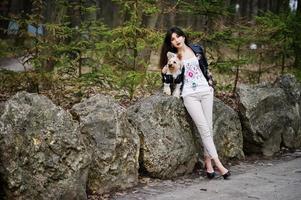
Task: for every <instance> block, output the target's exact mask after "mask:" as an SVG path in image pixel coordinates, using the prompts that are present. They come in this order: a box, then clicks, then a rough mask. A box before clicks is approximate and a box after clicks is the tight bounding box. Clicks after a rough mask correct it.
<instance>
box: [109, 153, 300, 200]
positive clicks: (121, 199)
mask: <svg viewBox="0 0 301 200" xmlns="http://www.w3.org/2000/svg"><path fill="white" fill-rule="evenodd" d="M231 171H232V176H231V179H230V180H223V178H222V177H217V178H215V179H214V180H208V179H206V178H205V177H203V176H199V177H183V178H179V179H176V180H158V179H149V178H144V179H143V178H142V179H141V180H140V182H142V184H141V183H140V186H137V187H135V188H133V189H130V190H128V191H124V192H118V193H115V194H113V195H111V196H110V197H108V199H114V200H131V199H132V200H135V199H145V200H254V199H255V200H257V199H260V200H301V151H297V152H295V153H294V154H290V155H284V156H282V158H280V159H274V160H253V161H252V162H250V161H247V162H246V161H243V162H240V163H239V164H237V165H234V166H232V167H231Z"/></svg>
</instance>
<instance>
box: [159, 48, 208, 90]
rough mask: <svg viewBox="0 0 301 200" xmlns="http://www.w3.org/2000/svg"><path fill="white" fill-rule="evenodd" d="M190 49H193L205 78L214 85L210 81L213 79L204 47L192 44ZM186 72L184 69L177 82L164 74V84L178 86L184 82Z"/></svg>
mask: <svg viewBox="0 0 301 200" xmlns="http://www.w3.org/2000/svg"><path fill="white" fill-rule="evenodd" d="M189 47H190V48H191V50H192V51H193V52H194V54H195V56H196V57H197V59H198V61H199V66H200V69H201V70H202V72H203V74H204V77H205V78H206V80H207V81H208V83H209V85H212V84H211V81H209V80H212V77H211V76H210V75H209V73H208V63H207V59H206V56H205V53H204V50H203V48H202V46H201V45H198V44H191V45H189ZM184 72H185V69H184V67H183V70H182V73H181V74H180V75H179V76H178V77H177V78H176V79H175V80H174V79H173V77H172V75H166V74H163V73H162V82H163V83H171V84H173V83H176V84H177V83H180V82H183V79H184ZM183 83H184V82H183ZM182 88H183V84H182Z"/></svg>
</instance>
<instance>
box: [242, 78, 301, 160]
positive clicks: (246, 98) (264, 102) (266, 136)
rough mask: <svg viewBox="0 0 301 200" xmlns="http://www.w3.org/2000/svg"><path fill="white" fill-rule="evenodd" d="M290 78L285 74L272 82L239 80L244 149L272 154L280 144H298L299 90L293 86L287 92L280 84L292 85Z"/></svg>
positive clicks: (250, 151)
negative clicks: (257, 82) (253, 83)
mask: <svg viewBox="0 0 301 200" xmlns="http://www.w3.org/2000/svg"><path fill="white" fill-rule="evenodd" d="M290 80H293V79H290ZM289 82H290V81H289V79H288V78H285V80H284V79H282V78H280V79H279V80H278V82H277V83H276V84H275V85H274V86H273V85H271V84H261V85H254V86H247V85H243V84H242V85H240V86H239V87H238V90H237V94H238V97H239V113H240V116H241V120H242V126H243V135H244V150H245V152H247V153H260V154H263V155H266V156H271V155H273V154H274V153H276V152H278V151H279V150H280V148H281V145H282V144H283V145H284V146H286V147H289V148H297V147H300V143H301V140H300V133H301V132H300V120H301V119H300V108H299V106H300V104H299V103H298V102H299V98H300V90H299V89H297V88H294V89H291V90H290V91H291V93H290V92H289V91H288V90H283V89H282V87H280V85H282V86H283V85H291V86H292V85H294V84H293V83H292V82H290V83H289ZM298 91H299V92H298ZM298 93H299V94H298ZM298 95H299V96H298Z"/></svg>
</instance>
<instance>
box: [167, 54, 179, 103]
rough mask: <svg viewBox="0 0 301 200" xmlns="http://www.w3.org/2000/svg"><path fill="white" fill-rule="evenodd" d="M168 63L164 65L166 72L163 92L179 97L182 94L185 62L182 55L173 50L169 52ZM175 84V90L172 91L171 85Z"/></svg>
mask: <svg viewBox="0 0 301 200" xmlns="http://www.w3.org/2000/svg"><path fill="white" fill-rule="evenodd" d="M167 58H168V61H167V64H166V65H165V66H164V67H163V69H162V72H166V73H165V77H164V80H163V82H164V86H163V93H164V94H167V95H171V94H172V95H173V96H174V97H177V98H179V97H180V94H181V86H182V81H183V73H182V70H183V64H182V62H181V60H180V58H181V57H180V55H177V54H175V53H172V52H167ZM172 84H173V86H174V90H173V92H171V85H172Z"/></svg>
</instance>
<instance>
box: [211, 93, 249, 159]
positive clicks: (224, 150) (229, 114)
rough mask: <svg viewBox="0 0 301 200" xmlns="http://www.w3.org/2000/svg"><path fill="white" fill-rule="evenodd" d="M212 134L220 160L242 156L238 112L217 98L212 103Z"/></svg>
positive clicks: (240, 157)
mask: <svg viewBox="0 0 301 200" xmlns="http://www.w3.org/2000/svg"><path fill="white" fill-rule="evenodd" d="M213 135H214V136H213V137H214V142H215V146H216V149H217V152H218V154H219V157H220V158H221V159H222V160H230V159H242V158H244V152H243V136H242V128H241V123H240V119H239V116H238V113H237V112H236V111H234V110H233V109H232V108H230V107H229V106H227V105H226V104H224V103H223V102H222V101H221V100H219V99H217V98H215V99H214V104H213Z"/></svg>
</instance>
